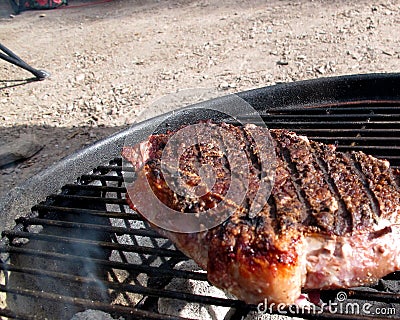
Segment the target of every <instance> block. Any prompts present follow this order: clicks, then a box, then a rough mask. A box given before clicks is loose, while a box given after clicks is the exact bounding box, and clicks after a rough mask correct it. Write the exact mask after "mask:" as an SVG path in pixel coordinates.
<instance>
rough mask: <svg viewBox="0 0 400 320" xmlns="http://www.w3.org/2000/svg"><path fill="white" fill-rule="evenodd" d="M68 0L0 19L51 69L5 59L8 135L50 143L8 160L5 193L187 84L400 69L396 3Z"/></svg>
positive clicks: (237, 85)
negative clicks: (40, 72)
mask: <svg viewBox="0 0 400 320" xmlns="http://www.w3.org/2000/svg"><path fill="white" fill-rule="evenodd" d="M69 2H70V5H69V6H68V7H67V8H66V9H56V10H50V11H26V12H23V13H21V14H19V15H16V16H15V17H5V18H3V19H1V20H0V42H1V43H2V44H3V45H5V46H7V47H8V48H10V49H12V50H13V51H14V52H15V53H17V54H18V55H19V56H20V57H21V58H23V59H24V60H25V61H27V62H28V63H29V64H31V65H32V66H34V67H36V68H39V69H44V70H46V71H48V72H50V73H51V77H50V78H48V79H46V80H44V81H35V82H30V81H29V78H31V75H30V74H29V73H28V72H26V71H24V70H22V69H19V68H17V67H15V66H13V65H11V64H8V63H6V62H5V61H2V60H0V145H2V144H4V143H10V142H12V141H15V139H16V138H18V137H19V136H21V135H22V134H25V133H30V134H34V135H35V136H36V137H37V139H38V141H39V143H40V144H41V145H43V148H42V149H41V150H40V152H38V153H37V154H36V155H34V156H33V157H31V158H30V159H28V160H26V161H23V162H20V163H18V164H14V165H11V166H8V167H6V168H2V169H0V179H1V181H0V182H1V183H0V197H1V196H4V195H6V191H7V190H9V189H10V188H12V187H14V186H16V185H18V184H20V183H23V182H24V180H25V179H27V178H29V177H30V176H32V175H33V174H35V173H37V172H39V171H41V170H44V169H46V168H47V167H49V166H50V165H51V164H52V163H54V162H56V161H59V160H60V159H61V158H63V157H65V156H67V155H69V154H71V153H73V152H74V151H76V150H78V149H80V148H83V147H85V146H87V145H88V144H90V143H92V142H94V141H96V140H99V139H101V138H103V137H106V136H109V135H110V134H112V133H114V132H116V131H118V130H122V129H123V128H125V127H126V126H129V125H130V124H132V123H134V122H135V121H137V120H138V119H140V118H141V117H149V116H151V115H153V114H155V113H157V112H159V111H160V110H158V109H157V107H154V103H153V102H154V101H156V100H158V99H160V98H162V97H164V96H166V95H168V94H171V93H174V92H177V91H180V90H183V89H195V90H196V89H198V88H208V89H211V90H213V91H215V92H217V94H227V93H233V92H237V91H242V90H247V89H251V88H256V87H262V86H267V85H273V84H276V83H279V82H291V81H297V80H303V79H311V78H316V77H327V76H333V75H344V74H356V73H372V72H396V71H399V70H400V3H399V2H398V1H388V0H383V1H366V0H364V1H328V0H327V1H305V0H304V1H303V0H301V1H278V0H270V1H259V0H255V1H243V0H241V1H239V0H230V1H214V0H201V1H189V0H185V1H166V0H159V1H156V0H149V1H144V0H142V1H141V0H138V1H129V0H115V1H112V2H105V3H101V4H91V2H89V1H82V0H79V1H78V0H77V1H74V0H70V1H69ZM176 107H180V103H179V100H177V104H176ZM152 108H153V109H152Z"/></svg>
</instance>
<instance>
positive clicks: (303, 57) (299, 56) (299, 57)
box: [297, 54, 307, 60]
mask: <svg viewBox="0 0 400 320" xmlns="http://www.w3.org/2000/svg"><path fill="white" fill-rule="evenodd" d="M297 59H298V60H306V59H307V56H305V55H304V54H299V55H298V56H297Z"/></svg>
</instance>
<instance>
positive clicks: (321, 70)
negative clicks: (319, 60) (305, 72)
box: [315, 66, 325, 74]
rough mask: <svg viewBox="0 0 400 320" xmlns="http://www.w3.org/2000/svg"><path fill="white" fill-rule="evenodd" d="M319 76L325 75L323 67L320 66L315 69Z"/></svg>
mask: <svg viewBox="0 0 400 320" xmlns="http://www.w3.org/2000/svg"><path fill="white" fill-rule="evenodd" d="M315 70H316V71H317V72H318V73H320V74H325V67H324V66H321V67H318V68H316V69H315Z"/></svg>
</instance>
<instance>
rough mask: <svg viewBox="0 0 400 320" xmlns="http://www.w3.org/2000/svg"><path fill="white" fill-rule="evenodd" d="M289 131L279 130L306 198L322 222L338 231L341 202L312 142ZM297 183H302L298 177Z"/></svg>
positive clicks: (313, 212) (328, 227)
mask: <svg viewBox="0 0 400 320" xmlns="http://www.w3.org/2000/svg"><path fill="white" fill-rule="evenodd" d="M285 135H287V132H284V131H279V130H278V131H277V140H279V141H280V143H281V145H282V147H284V153H283V154H284V156H285V159H286V160H287V161H290V166H292V172H293V173H294V171H293V170H294V168H293V165H294V166H295V169H296V171H297V172H296V173H297V174H296V175H297V176H298V177H299V180H300V181H301V183H300V184H299V189H300V190H301V194H302V198H305V199H306V203H307V204H308V205H309V208H310V210H311V214H312V215H313V216H314V218H315V220H316V221H317V223H318V226H319V227H320V228H321V229H322V230H325V231H326V232H328V233H334V229H335V228H334V227H335V215H336V212H337V211H338V209H339V207H338V203H337V202H336V199H335V198H334V197H333V195H332V193H331V192H330V190H329V187H328V186H327V184H326V182H325V180H324V177H323V174H322V172H321V170H320V168H318V165H317V164H316V162H315V159H314V156H313V154H312V152H311V149H310V146H309V142H308V140H306V138H304V137H300V136H297V135H295V134H293V133H292V134H291V133H289V134H288V136H289V137H290V138H288V137H287V136H286V137H285ZM296 183H298V182H297V181H296Z"/></svg>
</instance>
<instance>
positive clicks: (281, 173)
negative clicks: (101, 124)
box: [123, 123, 400, 303]
mask: <svg viewBox="0 0 400 320" xmlns="http://www.w3.org/2000/svg"><path fill="white" fill-rule="evenodd" d="M208 125H209V126H211V127H213V128H215V130H216V131H218V130H221V128H223V129H224V130H229V132H231V133H232V136H234V137H235V139H236V141H237V143H238V145H239V146H240V148H238V149H237V150H233V151H234V152H242V153H244V154H245V155H246V157H247V159H248V161H249V186H248V188H247V192H246V195H245V197H244V199H243V201H238V199H237V198H236V197H235V196H231V197H230V198H229V199H226V196H227V190H229V188H232V187H235V186H232V185H230V181H231V177H232V175H233V174H235V172H234V171H235V170H236V168H235V169H234V170H232V168H231V167H230V164H229V162H228V161H227V159H226V157H225V156H224V150H221V149H223V148H225V147H226V148H227V146H228V143H226V144H224V142H222V144H221V143H218V141H216V139H218V138H219V137H220V135H218V134H216V135H215V136H212V137H211V138H210V141H209V143H198V144H196V145H193V146H189V147H188V148H187V149H186V151H185V153H184V154H183V155H182V157H181V159H180V162H179V168H169V169H170V170H171V171H174V170H175V171H176V172H179V174H180V176H181V177H183V181H184V182H185V184H186V185H189V186H197V187H198V189H199V190H201V191H202V192H201V196H200V197H198V198H191V197H185V196H183V195H179V194H177V193H176V192H174V191H172V190H171V189H170V188H169V187H168V185H167V184H166V182H165V180H164V178H163V174H162V172H161V158H162V149H163V147H164V146H165V144H166V143H167V141H168V139H169V137H171V136H172V135H173V132H171V133H168V134H165V135H155V136H152V137H150V139H149V141H148V142H145V144H146V150H147V151H146V154H145V155H143V154H142V157H140V156H139V157H138V150H139V149H140V148H139V147H138V146H135V147H133V148H129V147H128V148H125V149H124V151H123V156H124V157H125V158H126V159H127V160H128V161H131V162H132V163H133V164H134V165H135V167H137V169H138V176H139V178H138V179H137V182H136V184H140V183H143V182H144V181H145V179H146V181H148V182H149V184H150V186H151V188H152V191H153V192H154V194H155V195H156V196H157V197H158V199H160V200H161V201H162V202H163V203H164V204H165V205H166V206H168V207H169V208H171V209H174V210H176V211H179V212H182V213H193V214H196V213H202V212H207V210H209V209H210V208H214V207H215V206H217V205H218V203H219V202H220V201H221V200H222V199H224V200H226V201H227V202H228V203H229V205H230V206H231V207H232V208H234V212H233V214H232V215H231V216H230V217H229V219H227V220H226V221H224V222H223V223H222V224H220V225H218V226H216V227H214V228H212V229H211V230H207V231H203V232H198V233H191V234H184V233H177V232H171V231H166V230H162V229H160V228H158V227H157V226H156V225H155V227H156V228H158V230H159V231H160V232H162V233H163V234H165V235H167V236H168V237H169V238H170V239H171V240H172V241H174V243H175V244H176V245H177V247H178V248H180V249H181V250H182V251H183V252H184V253H185V254H187V255H188V256H190V257H192V258H193V259H194V260H195V261H196V262H197V263H198V264H199V265H200V266H202V267H203V268H205V269H207V271H208V277H209V280H210V281H211V282H212V283H214V284H216V285H217V286H219V287H221V288H224V289H227V290H228V291H230V292H232V293H234V294H236V295H237V296H238V297H239V298H241V299H243V300H245V301H247V302H252V303H255V302H258V301H261V300H263V299H264V298H268V299H270V301H275V302H283V303H293V302H294V300H295V299H296V297H297V296H298V295H299V294H300V290H301V288H306V289H311V288H336V287H348V286H353V285H362V284H368V283H371V282H373V281H375V280H376V279H378V278H379V277H381V276H383V275H385V274H387V273H390V272H392V271H395V270H398V269H400V249H399V248H393V246H392V245H391V242H393V241H395V239H397V238H398V236H399V235H400V234H399V227H398V225H399V223H400V193H399V186H398V185H397V183H396V177H395V176H394V172H393V170H392V169H391V168H390V166H389V163H388V162H387V161H385V160H378V159H376V158H373V157H371V156H367V155H365V154H364V153H362V152H356V153H341V152H337V151H336V150H335V147H334V146H331V145H324V144H321V143H316V142H313V141H309V140H308V139H307V138H305V137H302V136H298V135H296V134H294V133H293V132H289V131H286V130H269V132H267V131H266V129H264V128H258V127H254V126H244V127H235V126H233V125H228V124H215V123H208ZM254 132H256V133H257V135H258V137H261V138H265V141H266V143H268V139H267V133H268V134H270V135H271V136H272V138H273V144H274V145H273V148H274V150H275V154H276V170H275V177H274V178H275V180H274V186H273V190H272V193H271V195H269V194H268V195H265V196H264V198H263V197H262V195H261V197H256V194H257V190H258V188H259V186H260V185H261V179H262V178H261V177H264V178H271V177H265V175H264V176H263V167H262V165H261V163H262V161H260V157H261V155H263V154H265V153H266V152H267V149H266V148H265V147H263V146H262V145H260V144H257V143H255V141H254V139H253V137H254V136H253V135H252V134H251V133H254ZM198 134H199V135H201V134H202V132H198ZM264 135H265V137H264ZM221 146H222V147H221ZM225 151H226V150H225ZM138 159H139V160H138ZM205 164H206V165H210V166H212V167H213V168H214V173H215V177H216V178H215V181H214V184H213V187H212V189H211V190H207V189H203V190H202V189H201V187H202V184H201V179H199V171H198V168H199V165H205ZM140 177H141V178H140ZM182 187H184V186H182ZM203 187H204V188H205V186H203ZM239 189H240V188H238V190H239ZM233 195H235V193H233ZM255 201H257V202H259V203H260V204H262V207H261V210H260V211H259V212H257V213H256V214H252V213H251V212H250V207H251V206H252V204H253V202H255ZM131 205H132V207H134V208H135V203H131ZM143 214H144V215H145V213H143ZM145 216H146V215H145ZM160 216H162V213H160ZM390 255H392V257H391V258H390V257H389V256H390Z"/></svg>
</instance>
